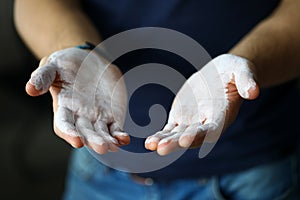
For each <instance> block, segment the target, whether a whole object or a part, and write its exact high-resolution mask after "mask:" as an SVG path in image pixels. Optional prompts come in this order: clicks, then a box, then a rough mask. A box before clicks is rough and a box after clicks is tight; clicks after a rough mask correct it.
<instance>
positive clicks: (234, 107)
mask: <svg viewBox="0 0 300 200" xmlns="http://www.w3.org/2000/svg"><path fill="white" fill-rule="evenodd" d="M299 10H300V1H299V0H282V2H281V4H280V5H279V6H278V8H277V9H276V10H275V11H274V12H273V14H272V15H271V16H269V17H268V18H266V19H265V20H263V21H262V22H260V23H259V24H258V25H257V26H256V27H254V29H253V30H252V31H250V32H249V33H248V34H247V35H246V36H245V37H244V38H243V39H242V40H241V41H240V42H238V43H237V44H236V45H235V46H234V47H233V48H232V49H231V50H230V51H229V53H230V54H233V55H237V56H240V57H241V58H245V59H246V60H248V61H250V62H251V63H252V65H249V66H248V67H249V69H250V71H251V72H252V73H253V75H254V77H255V80H256V83H257V84H258V85H259V86H260V87H261V88H264V87H270V86H275V85H279V84H282V83H285V82H287V81H289V80H292V79H295V78H297V77H299V75H300V67H299V66H300V59H298V56H297V55H299V52H300V26H299V21H300V13H299ZM15 24H16V27H17V30H18V32H19V33H20V35H21V37H22V38H23V40H24V41H25V43H26V44H27V45H28V46H29V48H30V49H31V50H32V52H33V53H34V54H35V55H36V56H37V58H40V59H41V58H43V57H47V56H49V55H50V54H51V53H53V52H56V51H58V50H61V49H65V48H68V47H73V46H77V45H79V44H82V43H84V41H90V42H93V43H95V44H98V43H100V42H101V37H100V34H99V33H98V32H97V31H96V29H95V27H94V26H93V24H92V23H91V21H90V20H89V19H88V18H87V16H86V15H85V14H84V13H83V12H82V11H81V9H80V5H79V3H78V1H74V0H60V1H58V0H57V1H54V0H43V1H40V0H27V1H24V0H16V1H15ZM62 30H63V31H62ZM41 66H42V65H41ZM226 88H227V89H228V90H227V96H228V97H229V98H228V101H229V102H228V104H229V107H228V108H227V110H226V125H225V128H226V127H228V126H229V125H230V124H231V123H232V122H233V121H234V120H235V118H236V114H237V112H238V110H239V107H240V104H241V103H242V97H241V95H240V94H239V93H238V90H237V87H236V81H235V79H234V77H233V79H232V80H231V81H230V82H229V83H228V84H227V86H226ZM26 91H27V93H28V94H29V95H32V96H38V95H41V94H42V93H40V91H37V90H36V89H35V87H34V86H33V85H32V84H30V83H28V84H27V86H26ZM258 91H259V89H258V87H257V88H256V89H254V90H253V91H252V92H250V97H249V99H254V98H255V97H257V95H258ZM50 92H51V95H52V98H53V102H54V104H53V106H54V112H56V110H55V107H56V103H55V102H56V101H57V95H58V94H59V88H58V87H57V85H52V86H51V87H50ZM190 117H191V116H190ZM187 118H189V116H187ZM54 130H55V132H56V134H57V135H58V136H60V137H62V138H63V139H64V140H66V141H67V142H68V143H70V144H72V146H74V147H81V146H82V145H83V143H82V141H81V140H80V138H78V137H70V136H69V135H68V134H65V133H63V132H61V131H60V130H58V129H57V127H54ZM203 139H204V138H203V137H194V141H193V142H192V147H199V146H200V145H201V144H202V142H203ZM119 142H120V143H123V144H126V143H128V142H129V140H128V138H124V141H123V142H122V141H119ZM188 143H190V142H188ZM176 145H179V144H176ZM145 146H146V148H148V149H151V150H157V151H158V152H159V153H160V154H162V155H165V154H167V153H169V152H171V151H172V149H173V147H170V148H168V147H167V148H166V143H163V144H161V145H159V141H157V142H156V143H152V144H151V145H149V143H148V144H147V143H146V144H145ZM179 146H180V145H179ZM183 146H185V145H183Z"/></svg>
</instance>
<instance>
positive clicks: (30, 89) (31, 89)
mask: <svg viewBox="0 0 300 200" xmlns="http://www.w3.org/2000/svg"><path fill="white" fill-rule="evenodd" d="M25 90H26V93H27V94H28V95H30V96H33V97H35V96H39V95H42V94H43V91H42V89H37V88H36V86H34V85H33V84H32V83H31V82H30V81H28V82H27V84H26V86H25Z"/></svg>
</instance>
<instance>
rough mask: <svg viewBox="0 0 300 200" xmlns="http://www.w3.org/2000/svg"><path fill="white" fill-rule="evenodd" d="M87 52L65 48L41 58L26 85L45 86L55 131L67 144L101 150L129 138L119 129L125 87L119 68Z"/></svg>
mask: <svg viewBox="0 0 300 200" xmlns="http://www.w3.org/2000/svg"><path fill="white" fill-rule="evenodd" d="M88 54H89V53H88V51H86V50H82V49H78V48H68V49H64V50H60V51H58V52H55V53H53V54H51V55H50V56H49V57H46V58H43V59H42V60H41V62H40V66H39V68H37V69H36V70H35V71H34V72H33V73H32V75H31V78H30V80H29V81H28V83H27V85H26V91H27V93H28V94H29V95H31V96H39V95H42V94H44V93H46V92H47V91H48V90H49V89H50V93H51V96H52V99H53V111H54V131H55V133H56V134H57V135H58V136H59V137H61V138H63V139H64V140H65V141H67V142H68V143H70V144H71V145H72V146H73V147H76V148H78V147H82V146H83V145H86V146H88V147H90V148H91V149H93V150H95V151H96V152H97V153H100V154H103V153H106V152H107V151H116V150H117V146H120V145H126V144H129V142H130V139H129V135H128V134H127V133H125V132H123V130H122V126H123V124H124V120H125V114H126V109H127V96H126V94H127V93H126V88H125V84H124V82H123V80H122V78H121V77H122V75H121V73H120V71H119V69H118V68H117V67H116V66H114V65H112V64H110V65H109V63H108V62H107V61H106V60H105V59H103V58H101V57H100V56H99V55H96V54H95V53H92V52H91V53H90V55H89V56H88ZM87 56H88V57H87ZM86 58H88V59H86ZM85 59H86V60H85ZM83 61H84V62H83Z"/></svg>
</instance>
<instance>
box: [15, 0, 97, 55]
mask: <svg viewBox="0 0 300 200" xmlns="http://www.w3.org/2000/svg"><path fill="white" fill-rule="evenodd" d="M14 15H15V16H14V20H15V25H16V28H17V31H18V32H19V34H20V36H21V37H22V39H23V40H24V42H25V43H26V44H27V46H28V47H29V48H30V49H31V51H32V52H33V53H34V54H35V55H36V56H37V58H42V57H44V56H48V55H50V54H51V53H53V52H55V51H57V50H60V49H64V48H67V47H72V46H76V45H79V44H82V43H84V42H85V41H90V42H92V43H95V44H98V43H99V42H100V41H101V38H100V35H99V33H98V32H97V30H96V28H95V27H94V26H93V24H92V23H91V21H90V20H89V19H88V18H87V16H86V15H85V14H84V13H83V12H82V11H81V9H80V3H79V1H78V0H26V1H25V0H15V8H14Z"/></svg>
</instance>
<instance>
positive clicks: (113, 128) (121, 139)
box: [109, 122, 130, 145]
mask: <svg viewBox="0 0 300 200" xmlns="http://www.w3.org/2000/svg"><path fill="white" fill-rule="evenodd" d="M109 132H110V133H111V135H112V136H113V137H114V138H116V139H117V140H118V143H119V144H120V145H127V144H129V143H130V137H129V135H128V133H126V132H124V131H123V130H122V129H121V127H120V126H119V124H118V123H117V122H113V123H112V124H111V125H110V126H109Z"/></svg>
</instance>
